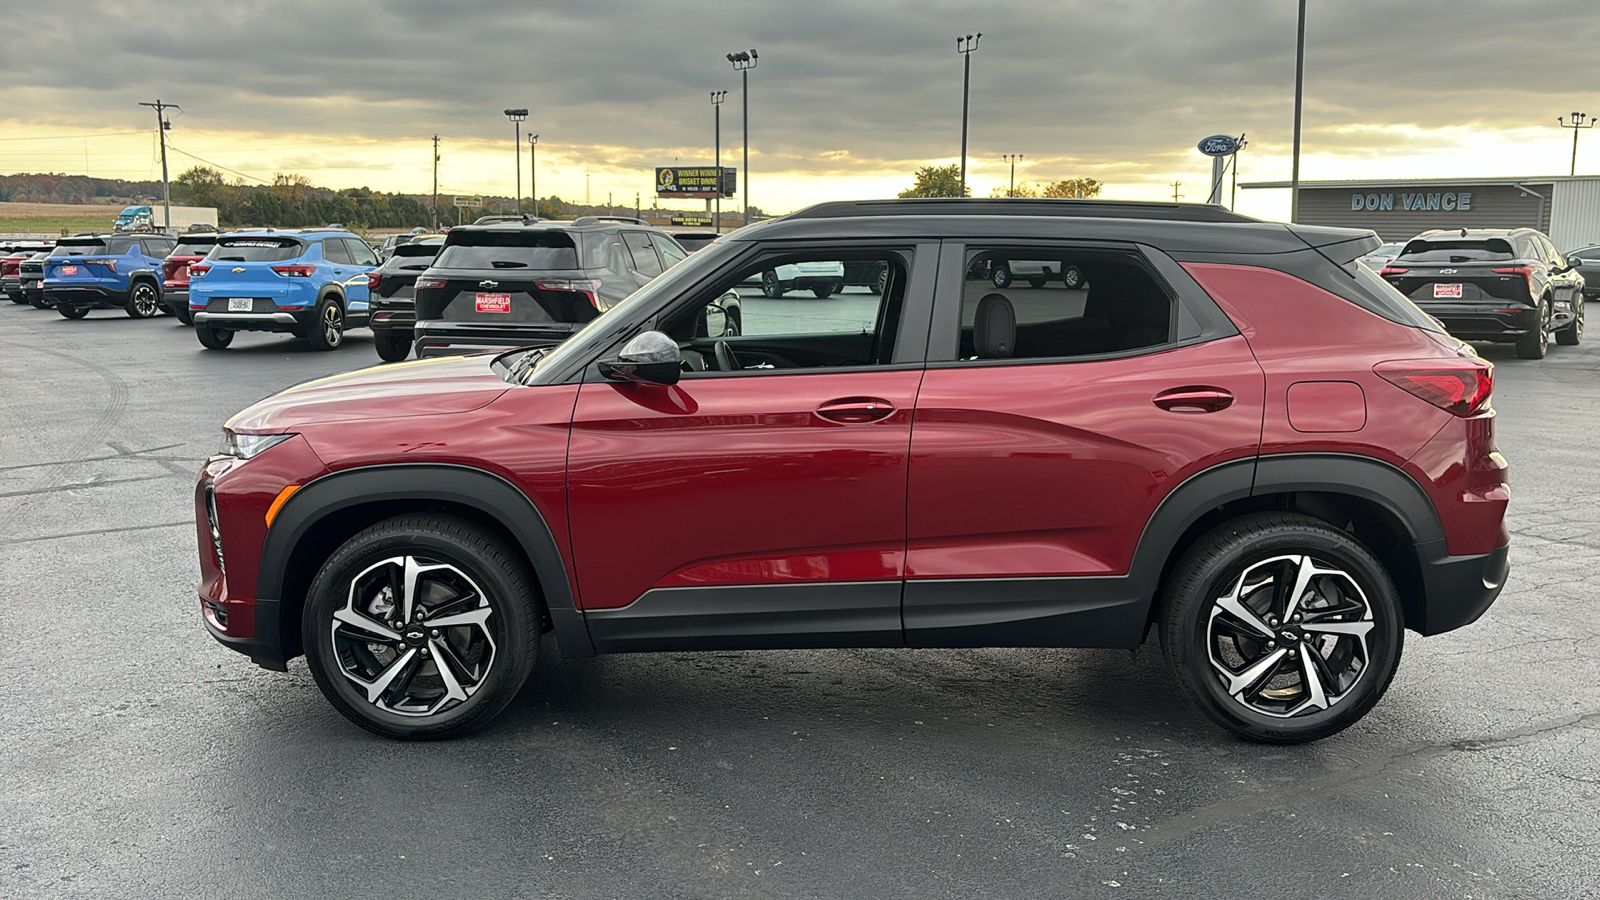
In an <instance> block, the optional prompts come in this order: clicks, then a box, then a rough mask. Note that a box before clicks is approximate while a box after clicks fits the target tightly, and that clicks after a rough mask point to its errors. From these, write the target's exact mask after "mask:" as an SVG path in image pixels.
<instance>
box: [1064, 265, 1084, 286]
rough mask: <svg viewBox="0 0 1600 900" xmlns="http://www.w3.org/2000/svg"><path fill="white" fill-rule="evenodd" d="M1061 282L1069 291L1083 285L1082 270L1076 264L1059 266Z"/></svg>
mask: <svg viewBox="0 0 1600 900" xmlns="http://www.w3.org/2000/svg"><path fill="white" fill-rule="evenodd" d="M1061 283H1062V284H1063V285H1065V286H1066V288H1067V290H1069V291H1075V290H1077V289H1078V288H1081V287H1083V270H1082V269H1080V268H1078V267H1077V266H1070V265H1063V266H1062V267H1061Z"/></svg>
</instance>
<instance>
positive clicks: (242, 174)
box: [170, 144, 272, 184]
mask: <svg viewBox="0 0 1600 900" xmlns="http://www.w3.org/2000/svg"><path fill="white" fill-rule="evenodd" d="M170 146H171V147H172V149H173V150H175V151H177V152H178V153H182V154H183V155H184V156H187V157H189V158H190V159H192V160H194V161H195V162H202V163H205V164H206V165H208V166H210V167H212V168H213V169H221V170H222V171H224V172H227V173H228V174H230V175H237V176H239V177H240V178H248V179H250V180H251V181H259V182H261V183H262V184H271V183H272V181H271V180H269V179H266V178H262V177H261V176H259V175H251V174H249V173H247V172H241V171H239V170H238V169H230V168H228V167H227V166H225V165H223V164H222V163H214V162H212V161H211V160H209V159H205V158H203V157H199V156H195V155H194V154H193V153H190V152H189V151H187V150H185V149H183V148H182V147H179V146H178V145H176V144H172V145H170Z"/></svg>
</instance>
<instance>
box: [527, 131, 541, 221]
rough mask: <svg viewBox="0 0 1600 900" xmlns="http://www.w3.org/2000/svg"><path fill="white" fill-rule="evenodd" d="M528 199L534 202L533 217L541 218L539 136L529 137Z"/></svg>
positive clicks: (531, 135) (532, 135)
mask: <svg viewBox="0 0 1600 900" xmlns="http://www.w3.org/2000/svg"><path fill="white" fill-rule="evenodd" d="M528 199H530V200H532V201H533V217H534V218H535V219H537V218H539V136H538V135H537V134H530V135H528Z"/></svg>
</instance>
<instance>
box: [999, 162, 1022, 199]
mask: <svg viewBox="0 0 1600 900" xmlns="http://www.w3.org/2000/svg"><path fill="white" fill-rule="evenodd" d="M1000 158H1001V159H1003V160H1005V161H1006V162H1008V163H1010V164H1011V187H1010V188H1008V189H1006V196H1007V197H1015V196H1016V195H1017V163H1019V162H1022V154H1021V153H1007V154H1005V155H1004V156H1002V157H1000Z"/></svg>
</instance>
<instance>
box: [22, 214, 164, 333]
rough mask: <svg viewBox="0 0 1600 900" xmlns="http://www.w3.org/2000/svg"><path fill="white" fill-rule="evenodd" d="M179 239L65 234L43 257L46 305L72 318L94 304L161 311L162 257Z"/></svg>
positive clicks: (136, 314) (144, 313) (140, 315)
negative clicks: (47, 254) (47, 255)
mask: <svg viewBox="0 0 1600 900" xmlns="http://www.w3.org/2000/svg"><path fill="white" fill-rule="evenodd" d="M175 243H176V241H175V240H174V239H173V238H171V237H169V236H168V235H164V234H151V233H138V234H127V233H124V234H80V235H75V236H73V237H69V238H62V239H61V240H60V241H58V242H57V243H56V249H55V251H54V252H52V253H51V254H50V256H49V257H48V258H47V259H45V261H44V280H43V281H42V282H40V285H39V287H40V290H42V291H43V292H44V302H45V305H46V306H54V307H55V308H56V311H57V312H59V313H61V314H62V315H63V316H66V317H67V318H69V319H81V318H83V317H84V316H86V315H88V314H89V310H91V309H94V308H96V307H107V308H115V309H121V310H125V311H126V312H127V313H128V315H130V316H132V317H133V318H135V319H148V318H150V317H151V316H154V315H157V314H158V313H161V312H162V311H163V307H162V304H161V260H163V259H165V258H166V255H167V254H168V253H171V252H172V248H173V245H174V244H175Z"/></svg>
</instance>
